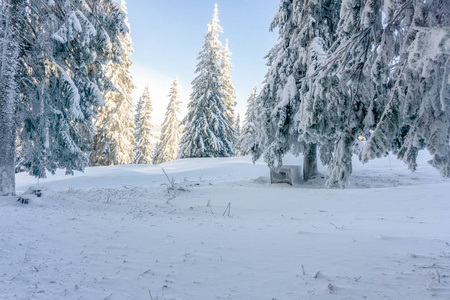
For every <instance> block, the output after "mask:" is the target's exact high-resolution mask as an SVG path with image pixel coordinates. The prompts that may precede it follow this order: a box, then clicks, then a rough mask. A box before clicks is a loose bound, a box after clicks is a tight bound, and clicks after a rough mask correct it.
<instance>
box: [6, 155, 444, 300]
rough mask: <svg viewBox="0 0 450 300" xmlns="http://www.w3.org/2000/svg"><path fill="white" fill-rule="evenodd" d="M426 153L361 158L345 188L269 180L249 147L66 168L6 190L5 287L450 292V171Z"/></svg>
mask: <svg viewBox="0 0 450 300" xmlns="http://www.w3.org/2000/svg"><path fill="white" fill-rule="evenodd" d="M288 159H289V160H290V161H286V162H285V163H286V164H287V163H290V164H292V163H295V162H296V161H297V160H298V158H292V157H290V158H288ZM427 159H429V157H422V156H419V159H418V162H419V168H418V170H417V173H414V174H412V173H411V172H410V171H409V170H407V168H406V166H404V164H402V163H401V162H399V161H393V163H392V165H390V163H389V160H388V159H387V158H384V159H379V160H374V161H371V162H369V163H368V164H367V165H365V166H364V167H362V166H361V165H360V164H359V163H358V161H357V159H354V172H353V174H352V175H351V176H350V179H349V181H350V183H349V185H348V188H347V189H345V190H340V189H339V190H337V189H325V188H321V187H322V186H323V181H324V180H325V179H320V178H319V179H317V180H315V181H314V180H310V181H308V183H307V184H306V183H305V184H303V185H298V186H289V185H270V184H269V183H268V180H269V179H268V173H269V172H268V168H267V166H265V164H263V163H259V162H258V163H256V164H255V165H252V164H251V158H250V157H241V158H202V159H183V160H175V161H171V162H168V163H164V164H161V165H158V166H154V165H121V166H112V167H92V168H87V169H86V171H85V173H83V174H79V173H77V174H76V175H75V176H73V177H65V176H64V174H63V172H58V173H57V174H56V175H55V176H53V177H50V178H48V179H46V180H44V181H41V182H40V188H41V189H42V197H40V198H37V197H35V196H31V195H23V196H27V197H28V198H29V199H30V202H29V204H28V205H23V204H20V203H19V202H16V201H13V200H14V198H13V197H3V198H0V228H1V234H0V257H1V260H0V270H1V272H0V299H47V300H48V299H111V300H113V299H146V300H148V299H159V300H162V299H192V300H193V299H196V300H198V299H418V300H419V299H421V300H422V299H449V298H450V284H449V283H450V282H449V276H450V245H449V243H450V235H449V231H448V228H449V225H450V224H449V222H450V221H449V218H448V216H449V213H450V202H449V201H448V195H447V193H448V191H449V190H450V189H449V188H450V182H449V181H448V180H446V179H442V178H441V177H440V176H439V174H437V172H436V171H435V170H434V169H433V168H432V167H431V166H430V165H428V164H426V160H427ZM160 166H162V167H164V169H165V170H166V172H167V173H168V175H169V177H170V178H172V177H173V178H174V181H173V182H174V186H172V185H171V184H169V183H168V181H167V179H166V178H165V176H164V174H163V173H162V171H161V168H160ZM319 169H320V171H321V172H322V171H323V170H324V167H323V166H319ZM34 183H35V179H34V178H32V177H30V176H27V175H25V174H23V173H22V174H19V175H18V180H17V190H18V191H19V192H20V191H24V190H26V189H27V188H28V187H29V186H30V185H32V184H34Z"/></svg>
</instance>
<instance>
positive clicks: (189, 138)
mask: <svg viewBox="0 0 450 300" xmlns="http://www.w3.org/2000/svg"><path fill="white" fill-rule="evenodd" d="M220 32H222V28H221V27H220V25H219V16H218V9H217V4H216V6H215V9H214V14H213V19H212V20H211V22H210V23H209V24H208V30H207V34H206V36H205V42H204V45H203V49H202V51H201V52H200V55H199V58H198V59H199V63H198V65H197V70H196V73H197V74H198V75H197V77H196V78H195V79H194V81H193V82H192V85H193V87H192V89H193V92H192V94H191V100H190V102H189V104H188V109H189V112H188V114H187V116H186V117H185V118H184V120H183V122H182V124H183V125H184V131H183V136H182V138H181V147H180V157H181V158H186V157H224V156H232V155H233V154H234V147H233V143H232V141H230V139H229V132H231V131H232V130H233V129H232V128H231V125H230V124H229V121H228V120H227V118H226V116H225V113H226V105H225V103H224V100H223V99H224V98H225V97H224V94H223V92H222V90H223V88H224V85H225V84H224V82H223V81H222V75H223V74H222V71H221V67H220V60H221V58H222V53H221V51H222V44H221V43H220V41H219V39H218V35H219V33H220Z"/></svg>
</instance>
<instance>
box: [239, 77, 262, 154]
mask: <svg viewBox="0 0 450 300" xmlns="http://www.w3.org/2000/svg"><path fill="white" fill-rule="evenodd" d="M257 97H258V87H257V85H256V84H255V86H254V87H253V88H252V90H251V91H250V95H249V97H248V100H247V111H246V112H245V121H244V125H243V127H242V131H241V134H240V137H239V148H240V153H241V154H242V155H247V154H249V153H251V150H252V147H253V146H254V144H255V142H256V134H257V132H258V131H259V130H260V128H258V125H257V108H256V105H257V103H256V98H257Z"/></svg>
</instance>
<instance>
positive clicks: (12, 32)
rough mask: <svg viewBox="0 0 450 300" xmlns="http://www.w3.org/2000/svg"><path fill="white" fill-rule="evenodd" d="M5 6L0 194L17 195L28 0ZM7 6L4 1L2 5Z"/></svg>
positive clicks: (14, 0) (0, 90)
mask: <svg viewBox="0 0 450 300" xmlns="http://www.w3.org/2000/svg"><path fill="white" fill-rule="evenodd" d="M2 4H5V8H4V9H2V13H3V14H2V20H3V22H4V23H2V25H1V26H2V33H3V36H2V38H1V40H0V43H1V50H2V52H1V53H2V55H1V58H0V196H8V195H15V172H14V170H15V157H16V156H15V142H16V132H17V128H16V123H15V116H14V114H15V109H16V105H17V99H18V97H19V90H18V85H17V81H16V80H17V76H18V75H19V72H18V69H19V59H20V55H21V53H20V52H21V50H22V49H21V46H22V44H23V40H22V38H23V35H22V32H23V29H24V26H25V20H26V15H25V12H24V9H23V8H24V7H25V5H26V1H25V0H10V1H7V2H6V3H4V2H3V1H2ZM2 7H3V5H2Z"/></svg>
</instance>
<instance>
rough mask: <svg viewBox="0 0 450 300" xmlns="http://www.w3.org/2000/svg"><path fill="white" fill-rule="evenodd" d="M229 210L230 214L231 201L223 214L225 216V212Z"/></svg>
mask: <svg viewBox="0 0 450 300" xmlns="http://www.w3.org/2000/svg"><path fill="white" fill-rule="evenodd" d="M227 211H228V216H230V211H231V202H229V203H228V205H227V207H226V208H225V211H224V212H223V214H222V216H225V213H226V212H227Z"/></svg>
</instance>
